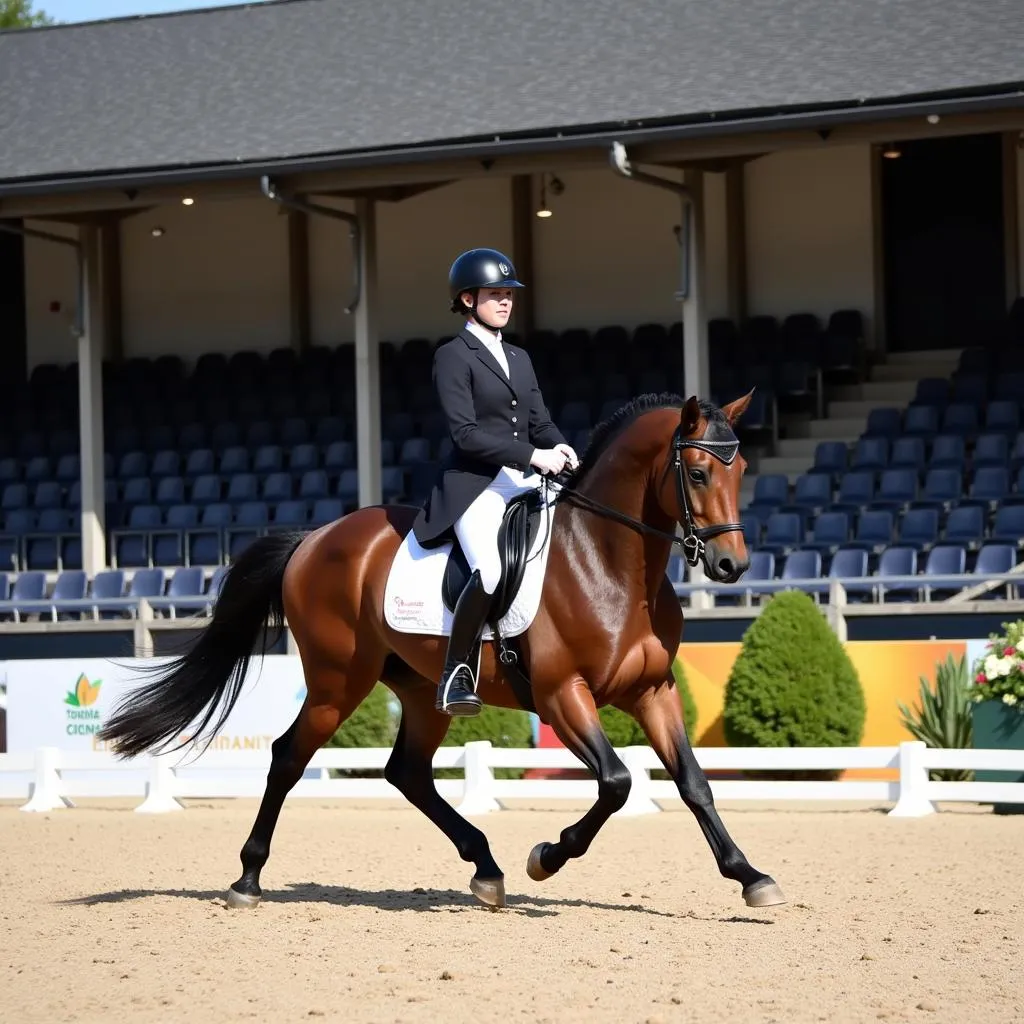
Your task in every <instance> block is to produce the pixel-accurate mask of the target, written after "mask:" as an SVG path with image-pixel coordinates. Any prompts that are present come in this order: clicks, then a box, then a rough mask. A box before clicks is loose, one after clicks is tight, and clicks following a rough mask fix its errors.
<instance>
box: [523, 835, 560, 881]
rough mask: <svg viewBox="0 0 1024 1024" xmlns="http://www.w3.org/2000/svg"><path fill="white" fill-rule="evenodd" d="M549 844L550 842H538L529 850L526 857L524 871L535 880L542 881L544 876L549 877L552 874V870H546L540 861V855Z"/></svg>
mask: <svg viewBox="0 0 1024 1024" xmlns="http://www.w3.org/2000/svg"><path fill="white" fill-rule="evenodd" d="M550 845H551V844H550V843H538V844H537V845H536V846H535V847H534V848H533V849H532V850H531V851H530V856H529V857H527V858H526V873H527V874H528V875H529V876H530V877H531V878H532V879H533V880H534V881H535V882H543V881H544V879H545V878H550V877H551V876H552V875H553V874H554V872H553V871H546V870H545V868H544V865H543V864H541V862H540V855H541V854H542V853H543V852H544V851H545V850H546V849H547V848H548V847H549V846H550Z"/></svg>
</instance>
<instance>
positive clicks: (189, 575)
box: [0, 566, 227, 622]
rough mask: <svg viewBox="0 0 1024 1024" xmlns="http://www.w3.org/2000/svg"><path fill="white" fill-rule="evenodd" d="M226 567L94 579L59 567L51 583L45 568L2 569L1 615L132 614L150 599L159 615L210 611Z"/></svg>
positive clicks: (108, 573) (109, 573)
mask: <svg viewBox="0 0 1024 1024" xmlns="http://www.w3.org/2000/svg"><path fill="white" fill-rule="evenodd" d="M226 572H227V568H226V567H224V566H222V567H220V568H218V569H216V570H214V571H213V573H212V574H210V576H209V578H207V575H206V573H205V572H204V571H203V569H201V568H199V567H195V566H193V567H190V568H188V567H182V568H178V569H175V570H174V571H173V573H168V571H167V570H166V569H163V568H152V569H140V570H138V571H136V572H135V573H133V574H132V575H131V577H130V579H129V576H128V574H127V573H125V571H124V570H123V569H108V570H104V571H103V572H99V573H97V574H96V576H95V577H94V578H93V580H92V581H91V582H90V580H89V579H88V577H87V575H86V573H85V572H84V571H83V570H81V569H71V570H65V571H64V572H61V573H60V575H59V576H58V577H57V579H56V580H55V581H54V584H53V587H52V588H50V587H49V586H48V583H47V574H46V573H45V572H22V573H19V574H18V575H17V576H16V577H14V578H12V577H11V575H10V574H8V573H6V572H0V621H6V622H10V621H12V620H13V621H24V620H25V619H27V618H34V617H38V618H41V619H51V620H65V619H82V618H97V619H120V618H134V617H135V616H136V615H137V612H138V603H139V601H140V600H141V599H146V600H147V601H149V602H150V603H151V605H152V606H153V609H154V611H155V612H156V614H158V615H167V616H170V617H175V616H177V615H178V614H179V613H180V614H184V615H196V614H199V615H202V614H204V613H205V614H209V613H210V612H211V611H212V607H213V605H214V603H215V602H216V600H217V597H218V595H219V594H220V588H221V586H222V584H223V582H224V575H225V573H226Z"/></svg>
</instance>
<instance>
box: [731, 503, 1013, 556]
mask: <svg viewBox="0 0 1024 1024" xmlns="http://www.w3.org/2000/svg"><path fill="white" fill-rule="evenodd" d="M741 522H742V523H743V532H744V538H745V540H746V543H747V546H748V548H749V549H751V550H754V549H756V550H760V551H769V552H771V553H773V554H776V555H784V554H787V553H788V552H790V551H793V550H795V549H797V548H808V549H813V550H817V551H821V552H823V553H824V554H834V553H835V552H836V551H837V550H838V549H839V548H842V547H851V548H859V549H862V550H864V551H867V552H869V553H871V552H874V553H877V552H879V551H881V550H882V549H883V548H886V547H888V546H889V545H890V544H900V545H902V546H904V547H911V548H914V550H916V551H929V550H931V549H932V548H934V547H937V546H940V545H942V544H956V545H959V546H961V547H963V548H965V550H967V551H969V552H970V551H975V550H977V549H978V548H980V547H981V546H983V545H984V544H986V543H989V542H996V543H1001V544H1008V545H1010V546H1012V547H1014V548H1016V547H1018V546H1021V547H1024V504H1019V505H1004V506H1001V507H999V508H998V509H996V511H995V514H994V515H993V516H992V518H991V522H989V520H988V517H987V515H986V510H985V509H983V508H981V507H980V506H977V505H971V506H960V507H958V508H954V509H953V510H952V511H950V512H949V514H948V516H947V517H946V519H945V521H944V522H943V521H942V519H941V518H940V515H939V511H938V509H935V508H916V509H909V510H907V511H906V512H904V513H903V514H902V515H898V514H896V513H895V512H894V511H892V510H888V509H868V510H865V511H862V512H860V513H859V514H858V515H856V516H853V515H851V514H850V513H849V512H846V511H826V512H821V513H819V514H818V515H817V516H816V517H815V519H814V520H813V524H812V525H811V526H808V524H807V521H806V520H805V519H804V518H803V517H802V516H800V515H799V514H798V513H795V512H772V513H770V514H769V515H768V516H767V517H766V518H765V519H763V520H762V519H760V518H758V517H757V516H754V515H750V514H749V513H744V514H742V515H741Z"/></svg>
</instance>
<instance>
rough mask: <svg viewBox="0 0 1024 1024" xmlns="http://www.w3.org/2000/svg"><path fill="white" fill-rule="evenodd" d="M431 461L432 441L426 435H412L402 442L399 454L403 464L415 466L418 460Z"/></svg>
mask: <svg viewBox="0 0 1024 1024" xmlns="http://www.w3.org/2000/svg"><path fill="white" fill-rule="evenodd" d="M429 461H430V442H429V441H428V440H427V439H426V438H425V437H410V438H409V439H408V440H406V441H403V442H402V449H401V452H400V453H399V456H398V463H399V465H401V466H409V467H411V466H413V465H414V464H415V463H417V462H429Z"/></svg>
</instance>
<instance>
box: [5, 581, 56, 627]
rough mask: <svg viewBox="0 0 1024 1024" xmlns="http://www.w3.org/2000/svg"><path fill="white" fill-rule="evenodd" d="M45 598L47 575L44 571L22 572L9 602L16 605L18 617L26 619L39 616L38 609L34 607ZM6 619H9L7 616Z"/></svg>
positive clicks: (12, 589)
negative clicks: (26, 617)
mask: <svg viewBox="0 0 1024 1024" xmlns="http://www.w3.org/2000/svg"><path fill="white" fill-rule="evenodd" d="M45 596H46V573H45V572H42V571H33V572H22V573H19V574H18V578H17V579H16V580H15V581H14V586H13V587H12V588H11V595H10V598H9V600H10V601H11V602H12V603H13V604H14V606H15V609H16V610H17V612H18V615H19V616H20V617H22V618H24V617H25V616H27V615H35V614H38V611H39V609H38V607H33V605H35V603H36V602H39V601H42V600H43V598H44V597H45ZM4 617H5V618H6V617H7V616H6V614H5V616H4Z"/></svg>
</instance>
